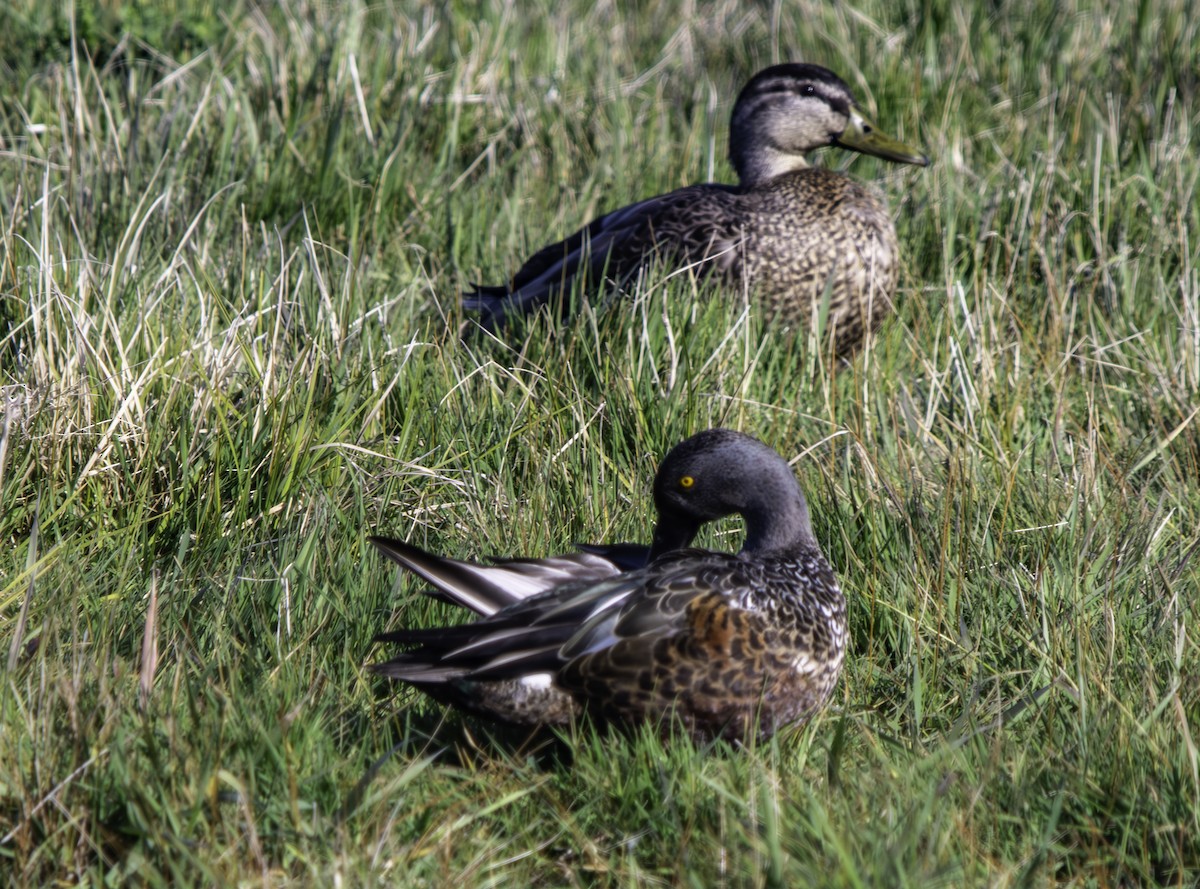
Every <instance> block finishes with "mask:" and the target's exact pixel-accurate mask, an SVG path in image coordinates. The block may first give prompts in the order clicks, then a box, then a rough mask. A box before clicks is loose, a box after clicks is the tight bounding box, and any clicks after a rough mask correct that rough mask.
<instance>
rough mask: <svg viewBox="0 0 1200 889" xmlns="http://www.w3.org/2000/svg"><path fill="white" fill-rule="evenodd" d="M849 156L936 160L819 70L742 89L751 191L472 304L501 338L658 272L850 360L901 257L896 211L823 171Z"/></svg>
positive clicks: (684, 200)
mask: <svg viewBox="0 0 1200 889" xmlns="http://www.w3.org/2000/svg"><path fill="white" fill-rule="evenodd" d="M830 145H832V146H839V147H841V148H847V149H850V150H851V151H858V152H862V153H863V154H871V155H875V156H877V157H882V158H886V159H888V160H891V161H896V162H899V163H905V164H917V165H920V166H924V165H926V164H928V163H929V160H928V158H927V157H926V156H925V155H924V154H922V153H921V152H920V151H918V150H916V149H914V148H911V147H909V146H907V145H904V144H902V143H901V142H898V141H896V140H895V139H892V138H890V137H888V136H886V135H884V134H883V133H882V132H880V131H879V130H878V129H877V128H876V127H875V125H874V124H872V123H871V122H870V121H869V120H868V119H867V118H866V117H865V115H864V114H863V111H862V109H861V108H860V107H859V105H858V103H857V102H856V101H855V99H854V95H853V93H851V91H850V87H848V86H847V85H846V83H845V82H843V81H842V80H841V78H839V77H838V76H837V75H836V74H834V73H833V72H832V71H829V70H828V69H826V68H822V67H820V66H819V65H807V64H788V65H775V66H773V67H770V68H767V69H765V70H763V71H760V72H759V73H758V74H756V75H755V76H754V77H753V78H752V79H751V80H750V82H749V83H747V84H746V86H745V87H744V88H743V89H742V92H741V94H740V95H739V96H738V99H737V102H736V103H735V104H734V107H733V115H732V119H731V123H730V127H729V154H730V159H731V161H732V163H733V167H734V169H735V170H736V172H737V176H738V185H736V186H734V185H720V184H705V185H692V186H689V187H686V188H681V189H679V190H677V191H673V192H670V193H669V194H664V195H659V196H657V197H652V198H649V199H647V200H644V201H640V202H638V203H636V204H631V205H630V206H628V207H622V208H621V209H619V210H614V211H612V212H611V213H608V214H606V215H604V216H601V217H600V218H599V219H596V220H594V221H593V222H591V223H589V224H588V225H586V226H584V227H583V228H581V229H580V230H579V231H577V232H575V233H574V234H573V235H571V236H570V237H568V238H566V239H565V240H563V241H559V242H558V243H555V244H550V245H549V246H547V247H544V248H542V249H541V250H539V251H538V252H537V253H535V254H534V255H533V256H532V257H531V258H530V259H529V260H528V261H526V262H525V264H524V265H522V266H521V268H520V269H519V270H518V271H517V273H516V274H515V275H514V276H513V277H512V279H511V280H510V281H509V282H508V283H507V284H504V285H499V286H477V287H476V289H475V291H474V292H471V293H465V294H463V306H464V307H465V308H466V309H468V310H470V311H474V312H478V313H479V321H480V323H481V324H482V325H483V326H484V327H485V328H488V329H493V330H494V329H497V328H498V327H500V326H502V325H503V323H504V321H505V319H506V317H507V316H509V315H521V314H527V313H530V312H533V311H535V310H537V309H538V308H540V307H541V306H543V305H546V304H547V303H549V304H552V305H559V306H562V305H563V304H565V303H569V301H570V299H571V297H572V294H573V293H576V292H578V293H590V292H595V291H597V290H598V289H601V288H603V287H606V286H607V287H615V288H617V289H621V288H622V287H624V286H626V285H627V284H628V283H629V282H631V281H633V280H634V279H636V277H637V276H638V274H639V272H641V271H642V270H644V269H645V268H647V267H649V266H651V265H653V264H654V263H656V262H661V263H663V264H664V265H665V266H666V267H667V268H669V269H682V268H690V269H691V270H692V271H693V272H694V273H695V274H696V275H697V276H699V277H712V278H716V279H718V280H719V281H721V282H722V283H723V285H724V289H725V290H727V291H729V292H733V293H736V294H738V295H740V294H741V293H742V290H743V288H747V289H748V290H749V292H750V293H751V295H752V296H753V297H754V298H755V300H756V301H757V304H758V305H761V306H762V307H763V310H764V311H765V312H766V313H767V315H768V317H770V318H771V319H772V320H773V321H776V322H780V323H783V324H785V325H789V326H793V327H800V328H802V329H807V328H808V327H809V326H810V325H812V324H813V323H814V321H815V320H817V319H818V318H824V319H825V329H826V330H827V331H828V335H829V337H830V340H829V341H830V342H831V343H832V344H833V347H834V348H835V350H836V351H837V353H838V354H839V355H843V356H844V355H847V354H848V353H850V352H852V351H853V350H854V349H855V348H856V347H857V346H858V345H859V344H860V343H861V342H862V340H863V337H864V336H865V335H866V333H867V332H869V331H872V330H874V329H875V328H876V327H878V325H879V323H880V321H881V320H882V319H883V318H884V317H885V316H886V315H887V314H888V313H889V312H890V311H891V309H892V302H893V298H894V296H895V292H896V283H897V279H898V270H899V253H900V249H899V245H898V244H897V241H896V229H895V226H894V225H893V223H892V218H891V215H890V214H889V212H888V209H887V207H886V206H885V204H884V203H883V201H882V200H881V199H880V198H879V197H878V196H877V195H876V194H875V193H874V192H873V191H872V190H870V189H868V188H866V187H864V186H863V185H861V184H859V183H858V182H855V181H854V180H853V179H851V178H850V177H848V176H846V175H844V174H842V173H839V172H836V171H834V170H828V169H823V168H818V167H812V166H810V165H809V163H808V160H807V155H808V154H809V153H810V152H812V151H813V150H815V149H818V148H822V147H824V146H830Z"/></svg>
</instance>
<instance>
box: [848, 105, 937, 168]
mask: <svg viewBox="0 0 1200 889" xmlns="http://www.w3.org/2000/svg"><path fill="white" fill-rule="evenodd" d="M837 144H838V145H840V146H841V147H842V148H849V149H850V150H851V151H861V152H862V153H863V154H873V155H875V157H882V158H885V159H886V160H890V161H896V162H897V163H901V164H916V165H917V166H918V167H924V166H926V165H927V164H928V163H929V158H928V157H926V156H925V155H923V154H922V153H921V152H919V151H917V149H915V148H913V147H912V146H910V145H905V144H904V143H903V142H899V141H897V140H895V139H893V138H892V137H891V136H888V135H885V134H884V133H882V132H880V130H879V128H878V127H876V126H875V124H873V123H871V121H869V120H868V119H867V118H866V117H864V116H863V113H862V109H860V108H859V107H857V106H851V108H850V123H848V124H846V129H845V131H844V132H843V133H842V135H840V136H838V138H837Z"/></svg>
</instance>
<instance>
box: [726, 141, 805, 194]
mask: <svg viewBox="0 0 1200 889" xmlns="http://www.w3.org/2000/svg"><path fill="white" fill-rule="evenodd" d="M730 155H731V156H730V159H731V160H732V162H733V168H734V169H735V170H736V171H737V176H738V182H739V183H740V184H741V186H742V188H745V189H750V188H754V187H756V186H759V185H762V184H764V183H766V182H770V181H771V180H772V179H776V178H778V177H779V176H783V175H784V174H786V173H795V172H796V171H797V170H805V169H808V161H807V160H805V159H804V155H802V154H795V153H793V152H790V151H781V150H780V149H778V148H776V147H775V146H773V145H767V144H761V145H755V146H753V148H751V147H749V146H745V145H731V146H730Z"/></svg>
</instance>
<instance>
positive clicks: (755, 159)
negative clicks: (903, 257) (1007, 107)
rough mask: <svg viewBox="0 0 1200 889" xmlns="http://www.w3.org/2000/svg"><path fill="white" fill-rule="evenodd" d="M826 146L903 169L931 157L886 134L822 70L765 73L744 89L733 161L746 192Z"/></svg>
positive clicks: (734, 126) (732, 140)
mask: <svg viewBox="0 0 1200 889" xmlns="http://www.w3.org/2000/svg"><path fill="white" fill-rule="evenodd" d="M826 145H839V146H841V147H842V148H848V149H850V150H851V151H859V152H862V153H863V154H873V155H875V156H876V157H882V158H886V159H887V160H892V161H897V162H899V163H904V164H917V165H919V166H922V167H923V166H925V165H926V164H928V163H929V158H927V157H926V156H925V155H924V154H922V153H921V152H919V151H918V150H916V149H915V148H911V147H910V146H908V145H905V144H903V143H902V142H898V141H896V140H895V139H892V138H891V137H890V136H887V135H884V134H883V133H882V132H880V131H879V129H878V128H877V127H876V126H875V125H874V124H873V123H871V122H870V121H869V120H868V119H867V118H866V116H865V115H864V114H863V111H862V109H861V108H860V107H859V106H858V103H857V102H855V100H854V94H853V93H851V92H850V87H848V86H847V85H846V83H845V81H843V80H842V79H841V78H840V77H838V76H837V75H836V74H834V73H833V72H832V71H830V70H829V69H828V68H822V67H821V66H820V65H802V64H787V65H773V66H772V67H770V68H764V69H763V70H762V71H759V72H758V73H757V74H755V75H754V77H752V78H751V79H750V82H749V83H747V84H746V86H745V87H743V88H742V92H741V93H740V94H739V95H738V98H737V102H736V103H735V104H734V106H733V116H732V119H731V121H730V125H729V157H730V160H731V161H732V162H733V166H734V169H736V170H737V174H738V179H739V180H740V181H741V184H742V186H743V187H751V186H754V185H759V184H761V183H763V182H766V181H769V180H771V179H774V178H775V177H776V176H781V175H783V174H784V173H790V172H792V171H794V170H801V169H804V168H805V167H807V166H808V162H807V161H806V160H805V157H804V156H805V155H806V154H807V153H808V152H810V151H812V150H814V149H816V148H821V147H823V146H826Z"/></svg>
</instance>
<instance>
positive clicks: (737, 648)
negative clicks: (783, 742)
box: [372, 429, 846, 740]
mask: <svg viewBox="0 0 1200 889" xmlns="http://www.w3.org/2000/svg"><path fill="white" fill-rule="evenodd" d="M654 499H655V505H656V506H657V508H658V522H657V525H656V527H655V531H654V537H653V542H652V544H651V547H650V551H649V563H648V564H647V565H646V566H645V567H641V568H635V569H633V570H624V568H623V566H620V565H618V564H617V561H616V560H613V559H609V558H608V557H600V558H601V559H602V560H603V561H604V562H606V563H607V564H603V565H600V566H599V568H598V569H597V574H596V575H594V576H587V573H588V571H589V570H590V569H582V568H576V567H572V566H571V565H568V566H567V569H566V570H567V572H568V574H570V575H571V576H570V577H569V578H568V579H567V580H566V581H565V582H561V583H553V582H548V583H546V584H545V585H544V586H543V587H542V588H541V589H539V590H534V591H532V592H530V591H529V590H527V589H525V588H524V587H523V586H520V584H521V583H524V580H521V581H519V582H518V588H514V589H509V588H508V586H509V584H510V581H509V580H507V579H506V575H505V574H504V573H503V572H502V571H495V572H494V573H489V572H490V571H493V569H495V568H497V567H499V568H504V567H505V566H503V565H501V566H478V565H472V564H471V563H466V562H461V561H456V560H446V559H441V558H439V557H437V556H433V555H430V554H428V553H425V552H423V551H421V550H418V549H416V548H415V547H412V546H410V545H408V544H403V543H399V542H397V541H389V540H385V539H381V538H373V542H374V543H375V544H376V545H377V546H379V547H380V548H381V549H382V550H383V552H384V553H386V554H387V555H388V556H390V557H391V558H393V559H395V560H396V561H397V562H399V563H400V564H402V565H404V566H405V567H407V568H409V569H410V570H413V571H415V572H416V573H418V574H419V575H420V576H421V577H423V578H424V579H425V580H426V581H428V582H429V583H432V584H433V585H434V586H435V587H436V588H437V589H438V590H439V592H440V594H441V595H444V596H445V597H446V598H449V599H451V600H453V601H456V602H459V603H460V604H462V605H464V606H465V607H467V608H469V609H471V610H472V611H475V612H476V613H477V614H480V615H484V616H483V617H481V618H480V619H479V620H476V621H474V622H472V623H467V624H463V625H460V626H451V627H436V628H432V629H410V630H397V631H393V632H389V633H383V634H381V635H380V636H379V637H378V641H381V642H393V643H401V644H403V645H406V646H409V647H410V648H409V650H408V651H404V652H402V653H400V654H398V655H397V656H395V657H394V658H392V659H391V660H389V661H386V662H385V663H380V664H376V665H374V666H373V668H372V669H373V670H374V671H375V672H377V673H380V674H382V675H384V676H389V677H391V678H393V679H398V680H401V681H403V682H406V683H409V684H410V685H413V686H415V687H417V688H419V689H421V690H423V691H425V692H427V693H428V694H430V695H431V696H433V697H435V698H437V699H439V700H442V701H445V702H448V703H451V704H454V705H456V706H458V707H461V708H463V709H465V710H468V711H470V712H473V713H475V714H480V715H483V716H486V717H488V718H491V719H494V720H498V721H501V722H505V723H510V724H516V725H523V726H537V725H565V724H568V723H570V722H571V721H572V720H574V719H576V718H577V717H578V716H580V715H581V714H583V713H585V712H586V713H589V714H591V715H592V716H593V717H595V718H596V719H598V720H599V721H602V722H613V723H618V724H624V725H633V724H638V723H641V722H653V723H655V724H657V725H659V726H664V727H665V726H667V725H669V723H670V719H671V717H672V716H674V717H675V718H677V719H678V720H679V722H680V723H681V724H682V726H683V727H684V728H685V729H686V730H687V731H688V732H690V733H691V734H692V735H694V736H695V737H697V738H700V739H708V738H715V737H721V738H726V739H730V740H745V739H748V738H752V737H758V738H765V737H768V736H770V735H772V734H773V733H774V732H776V731H777V730H779V729H780V728H783V727H784V726H788V725H795V724H799V723H803V722H805V721H807V720H808V719H809V718H810V717H811V716H812V715H813V714H814V713H815V712H816V711H817V710H818V709H819V708H820V707H821V706H822V704H823V703H824V702H825V700H826V699H827V698H828V696H829V694H830V692H831V691H832V689H833V687H834V684H835V683H836V681H837V677H838V673H839V671H840V669H841V665H842V658H843V655H844V653H845V649H846V603H845V599H844V597H843V595H842V591H841V589H840V587H839V586H838V582H837V579H836V577H835V576H834V573H833V570H832V568H831V567H830V566H829V563H828V562H827V561H826V559H825V556H824V555H823V554H822V552H821V548H820V546H819V545H818V543H817V540H816V538H815V537H814V535H813V529H812V523H811V521H810V519H809V513H808V505H807V503H806V501H805V498H804V494H803V492H802V491H801V490H800V485H799V484H798V482H797V481H796V477H795V476H794V475H793V474H792V471H791V468H790V467H789V465H788V463H787V462H786V461H785V460H784V459H783V458H782V457H780V456H779V454H778V453H776V452H775V451H774V450H772V449H771V448H770V447H768V446H767V445H765V444H763V443H762V442H760V441H759V440H757V439H755V438H752V437H750V436H748V435H743V434H741V433H738V432H732V431H729V430H725V429H712V430H708V431H707V432H702V433H700V434H698V435H695V436H693V437H691V438H689V439H687V440H686V441H684V442H682V443H681V444H679V445H677V446H676V447H675V448H674V449H672V451H671V453H670V454H668V455H667V457H666V459H665V460H664V461H663V463H662V466H661V467H660V469H659V472H658V475H657V476H656V478H655V483H654ZM733 514H739V515H741V516H742V517H743V519H744V520H745V527H746V537H745V541H744V545H743V546H742V549H741V551H740V552H738V553H725V552H715V551H711V550H702V549H695V548H690V544H691V542H692V540H693V539H694V537H695V535H696V533H697V532H698V531H699V529H700V527H701V526H702V525H703V524H704V523H706V522H709V521H712V520H714V519H718V518H721V517H723V516H727V515H733ZM610 555H611V554H610ZM634 556H635V559H636V560H638V561H640V560H641V559H642V558H643V557H644V554H643V553H642V552H641V551H640V550H637V549H636V548H635V550H634ZM537 561H538V560H529V561H528V562H527V563H526V567H528V565H529V564H536V563H537ZM562 567H563V566H561V565H560V566H558V568H556V569H554V570H559V569H561V568H562ZM593 567H595V565H593ZM548 570H549V569H548ZM533 573H535V574H536V573H537V570H534V572H533Z"/></svg>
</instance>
